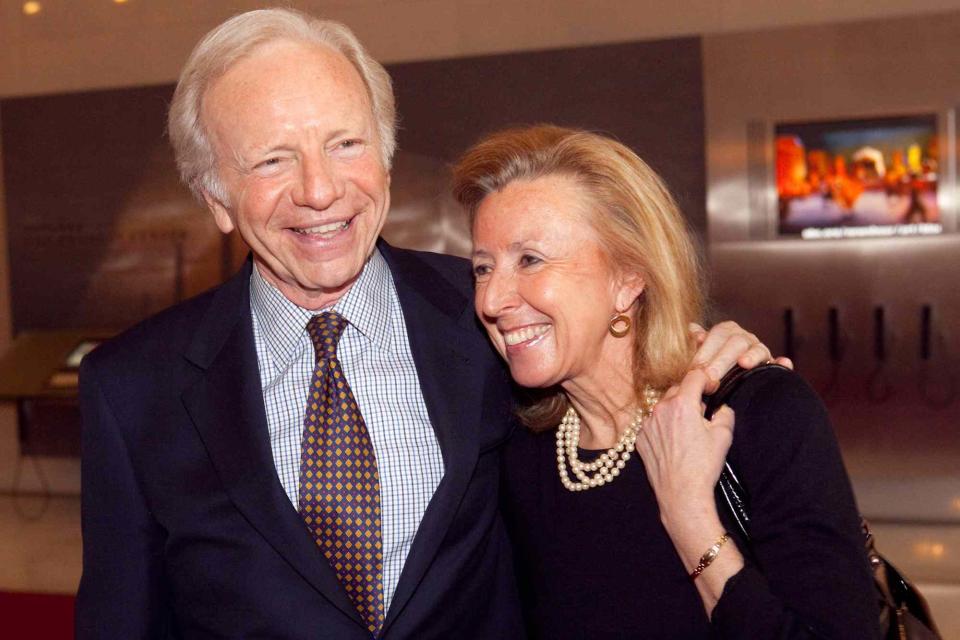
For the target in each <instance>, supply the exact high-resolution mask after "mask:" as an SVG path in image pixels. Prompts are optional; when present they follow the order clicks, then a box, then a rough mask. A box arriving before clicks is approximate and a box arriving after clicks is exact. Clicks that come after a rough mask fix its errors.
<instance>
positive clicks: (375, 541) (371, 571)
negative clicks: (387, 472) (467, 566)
mask: <svg viewBox="0 0 960 640" xmlns="http://www.w3.org/2000/svg"><path fill="white" fill-rule="evenodd" d="M346 326H347V321H346V320H344V318H343V316H341V315H339V314H338V313H335V312H332V311H328V312H325V313H323V314H321V315H318V316H314V317H312V318H311V319H310V321H309V322H308V323H307V333H309V334H310V338H311V340H312V341H313V346H314V349H315V350H316V355H317V366H316V368H315V369H314V371H313V379H312V380H311V382H310V391H309V393H308V394H307V413H306V417H305V418H304V428H303V440H302V442H301V447H300V492H299V496H298V497H299V511H300V515H301V516H302V517H303V520H304V522H306V523H307V528H308V529H309V530H310V533H311V534H312V535H313V537H314V539H315V540H316V541H317V545H318V546H319V547H320V549H321V550H322V551H323V555H324V556H325V557H326V558H327V562H329V563H330V566H331V567H333V570H334V571H335V572H336V574H337V578H338V579H339V580H340V584H342V585H343V588H344V589H345V590H346V592H347V594H348V595H349V596H350V599H351V600H352V601H353V603H354V604H355V605H356V607H357V609H358V610H359V611H360V615H361V616H362V617H363V619H364V621H365V622H366V623H367V628H368V629H369V630H370V633H372V634H376V632H377V630H378V629H379V628H380V627H381V626H382V625H383V617H384V611H383V542H382V540H381V536H380V474H379V473H378V472H377V458H376V455H375V453H374V451H373V443H372V442H371V441H370V434H369V433H368V432H367V426H366V425H365V424H364V422H363V416H361V415H360V410H359V409H358V408H357V401H356V398H354V397H353V392H352V391H351V390H350V385H348V384H347V379H346V377H345V376H344V375H343V369H342V367H341V366H340V361H339V360H338V359H337V342H338V341H339V340H340V336H341V334H342V333H343V329H344V328H345V327H346Z"/></svg>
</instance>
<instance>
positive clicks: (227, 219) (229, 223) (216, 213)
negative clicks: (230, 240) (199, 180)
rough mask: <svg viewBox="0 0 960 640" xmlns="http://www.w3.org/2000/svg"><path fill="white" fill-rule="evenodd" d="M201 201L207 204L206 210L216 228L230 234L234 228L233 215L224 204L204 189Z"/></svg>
mask: <svg viewBox="0 0 960 640" xmlns="http://www.w3.org/2000/svg"><path fill="white" fill-rule="evenodd" d="M203 200H204V202H206V203H207V208H208V209H210V213H212V214H213V220H214V222H216V223H217V228H219V229H220V231H222V232H224V233H230V232H231V231H233V230H234V229H235V228H236V225H235V224H234V222H233V215H232V214H231V213H230V209H228V208H227V206H226V205H225V204H223V202H222V201H221V200H220V198H218V197H216V196H215V195H213V194H212V193H210V192H209V191H207V190H206V189H204V190H203Z"/></svg>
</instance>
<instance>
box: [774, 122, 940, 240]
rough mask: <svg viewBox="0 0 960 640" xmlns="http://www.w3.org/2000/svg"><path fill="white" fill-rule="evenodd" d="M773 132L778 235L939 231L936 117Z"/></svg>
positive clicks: (788, 126)
mask: <svg viewBox="0 0 960 640" xmlns="http://www.w3.org/2000/svg"><path fill="white" fill-rule="evenodd" d="M774 134H775V150H774V153H775V157H776V186H777V203H778V214H779V224H778V231H779V234H780V235H781V236H787V237H789V236H793V237H796V236H799V237H801V238H804V239H809V240H814V239H821V238H859V237H871V236H874V237H875V236H880V237H883V236H915V235H933V234H938V233H940V232H941V231H942V230H943V226H942V224H941V218H940V208H939V206H938V203H937V185H938V181H939V175H940V167H939V158H940V156H939V151H938V148H937V144H938V143H937V117H936V115H935V114H926V115H914V116H901V117H885V118H870V119H859V120H830V121H817V122H791V123H780V124H777V125H775V127H774Z"/></svg>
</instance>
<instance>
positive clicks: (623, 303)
mask: <svg viewBox="0 0 960 640" xmlns="http://www.w3.org/2000/svg"><path fill="white" fill-rule="evenodd" d="M646 287H647V282H646V280H644V279H643V276H642V275H641V274H639V273H636V272H633V273H625V274H621V275H620V277H619V278H618V279H617V290H616V300H615V302H616V305H617V311H620V312H624V311H626V310H627V309H629V308H630V307H632V306H633V303H634V302H636V301H637V299H638V298H639V297H640V295H641V294H642V293H643V291H644V289H646Z"/></svg>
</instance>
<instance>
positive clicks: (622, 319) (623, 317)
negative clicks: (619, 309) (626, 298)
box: [609, 313, 631, 338]
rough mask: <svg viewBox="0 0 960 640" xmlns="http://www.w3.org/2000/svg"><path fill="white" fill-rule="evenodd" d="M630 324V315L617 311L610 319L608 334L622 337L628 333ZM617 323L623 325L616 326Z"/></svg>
mask: <svg viewBox="0 0 960 640" xmlns="http://www.w3.org/2000/svg"><path fill="white" fill-rule="evenodd" d="M630 324H631V321H630V316H628V315H627V314H625V313H618V314H617V315H615V316H613V318H611V319H610V327H609V329H610V335H612V336H613V337H614V338H622V337H623V336H625V335H627V334H628V333H630ZM617 325H623V326H622V327H619V328H618V327H617Z"/></svg>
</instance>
